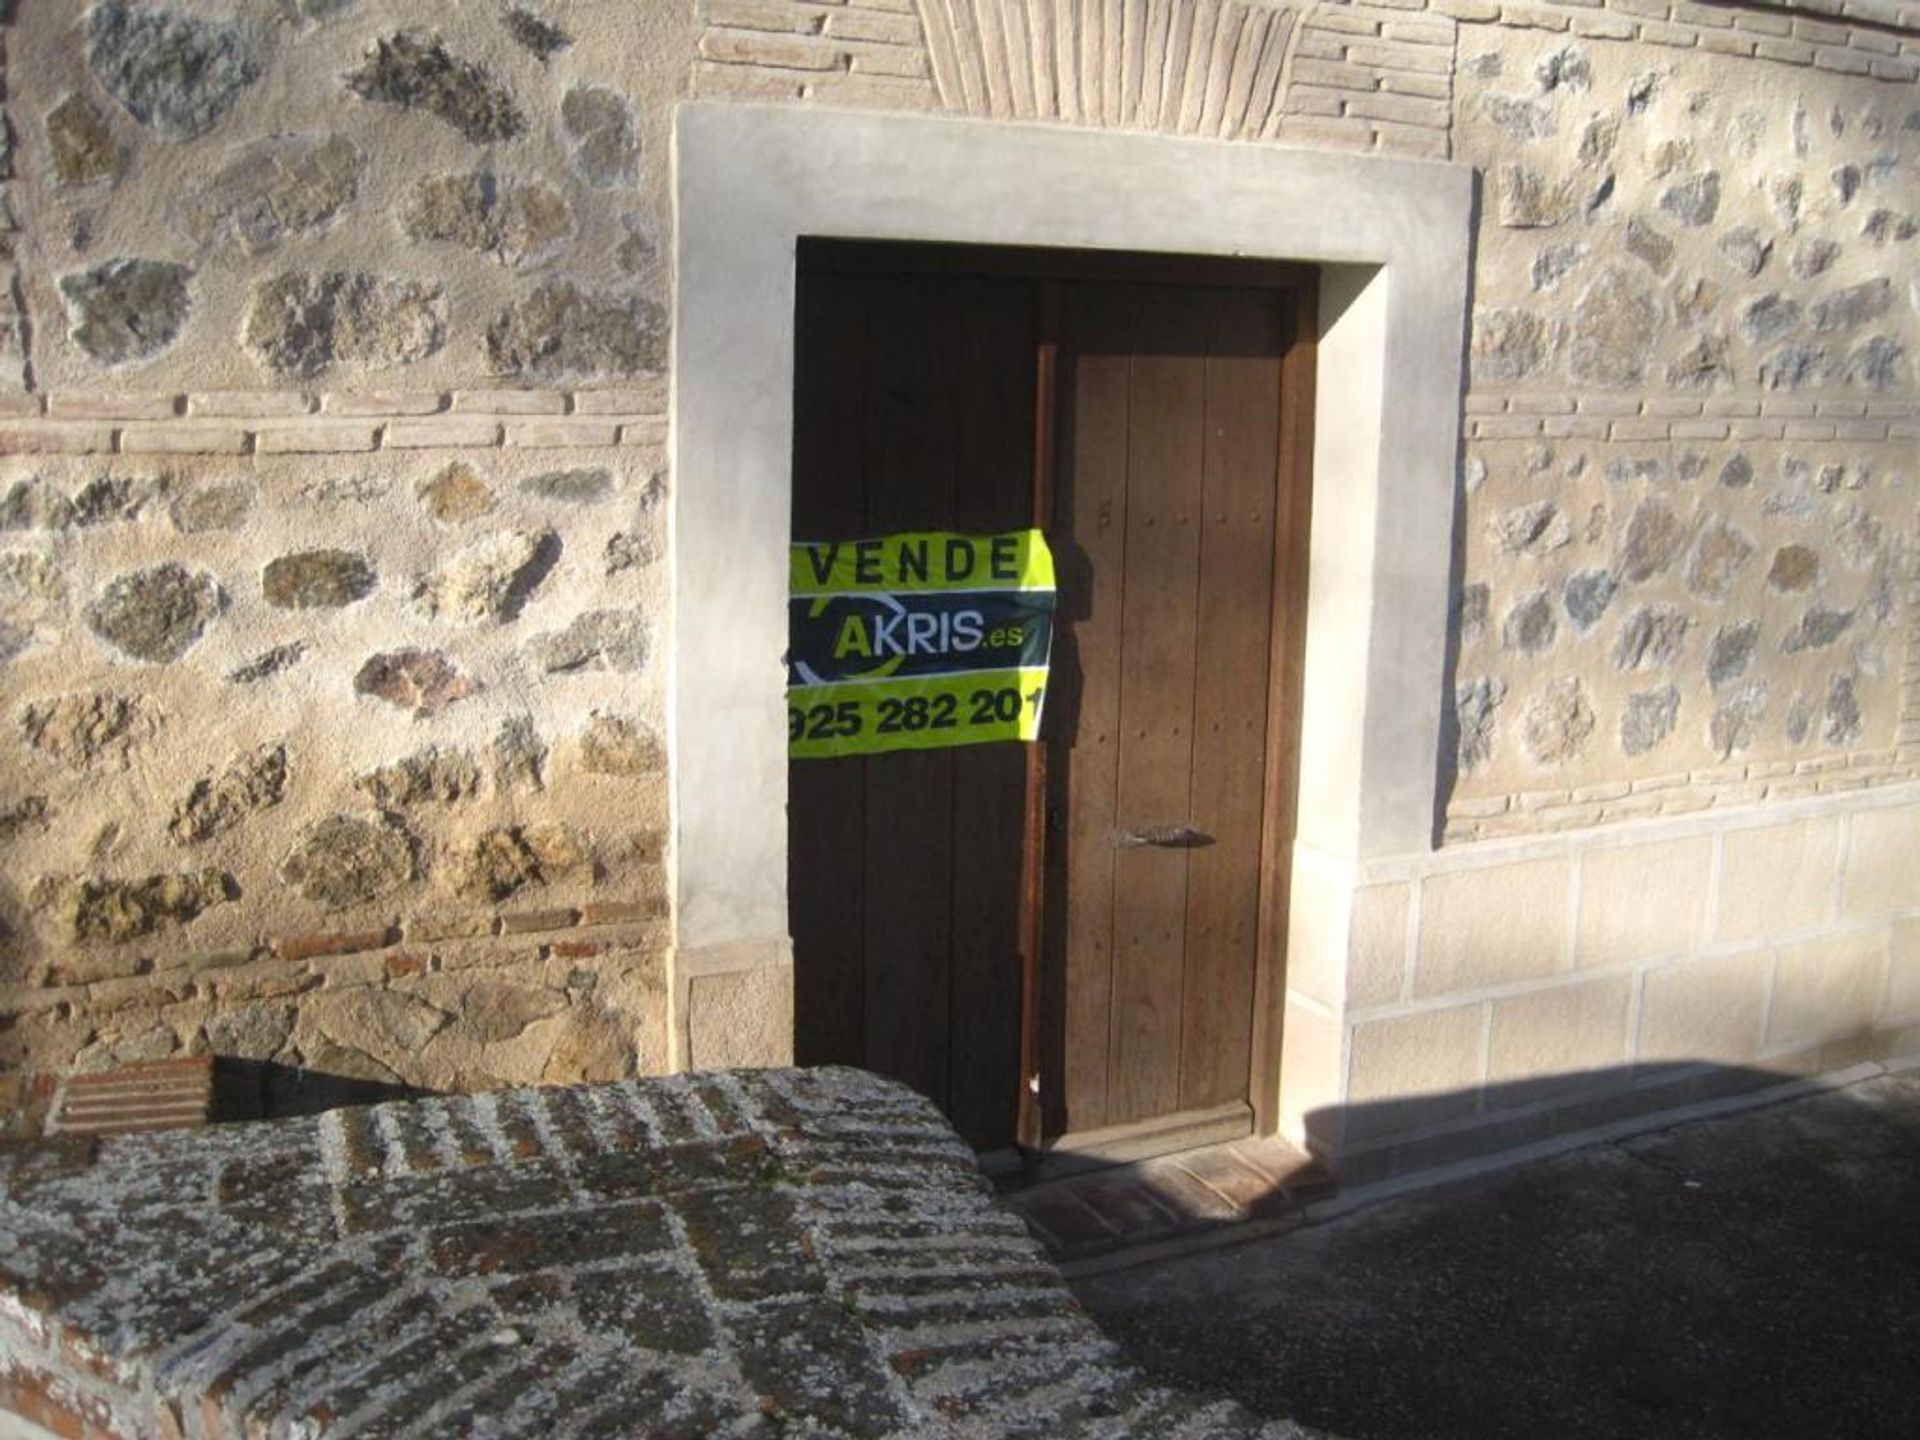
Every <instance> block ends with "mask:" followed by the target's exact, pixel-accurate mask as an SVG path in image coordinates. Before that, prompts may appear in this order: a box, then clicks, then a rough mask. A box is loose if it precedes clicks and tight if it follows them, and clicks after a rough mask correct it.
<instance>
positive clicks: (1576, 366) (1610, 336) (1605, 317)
mask: <svg viewBox="0 0 1920 1440" xmlns="http://www.w3.org/2000/svg"><path fill="white" fill-rule="evenodd" d="M1660 330H1661V314H1660V302H1659V301H1658V300H1657V299H1656V298H1655V297H1654V294H1653V291H1652V290H1650V289H1649V288H1648V287H1647V286H1646V285H1645V284H1644V283H1643V282H1642V281H1641V280H1639V279H1637V278H1636V277H1635V276H1633V275H1632V274H1630V273H1629V272H1627V271H1626V270H1623V269H1621V268H1620V267H1619V266H1617V265H1611V266H1608V267H1607V268H1606V269H1604V270H1602V271H1601V272H1600V274H1599V275H1598V276H1597V277H1596V278H1595V279H1594V281H1593V283H1592V284H1591V285H1589V286H1588V287H1587V288H1586V291H1585V292H1584V293H1583V294H1582V295H1581V296H1580V300H1579V302H1578V304H1576V305H1575V306H1574V311H1573V343H1572V348H1571V350H1570V352H1569V357H1568V358H1569V365H1570V368H1571V370H1572V373H1573V377H1574V379H1576V380H1584V381H1587V382H1588V383H1590V384H1594V385H1603V386H1608V387H1614V388H1617V387H1622V386H1628V385H1637V384H1639V383H1640V382H1641V381H1643V380H1644V379H1645V378H1646V373H1647V360H1648V357H1649V356H1650V355H1651V354H1652V353H1653V346H1654V341H1655V340H1656V339H1657V338H1658V336H1659V334H1660Z"/></svg>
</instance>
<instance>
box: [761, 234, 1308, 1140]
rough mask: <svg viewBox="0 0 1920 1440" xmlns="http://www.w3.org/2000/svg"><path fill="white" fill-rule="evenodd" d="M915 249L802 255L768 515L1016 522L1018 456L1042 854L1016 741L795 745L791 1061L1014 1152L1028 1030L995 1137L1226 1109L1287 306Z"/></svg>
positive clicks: (1262, 836) (1250, 976)
mask: <svg viewBox="0 0 1920 1440" xmlns="http://www.w3.org/2000/svg"><path fill="white" fill-rule="evenodd" d="M825 253H827V254H828V255H830V256H832V255H839V252H837V251H833V250H831V249H829V250H828V251H827V252H825ZM939 253H941V254H942V255H944V257H945V258H943V259H940V260H939V261H938V262H935V261H929V260H925V259H924V258H923V259H921V260H919V261H914V260H911V259H909V258H907V257H905V256H895V255H894V254H893V252H892V248H891V247H855V248H854V250H853V251H851V252H849V253H847V254H845V255H840V258H839V259H838V260H836V261H834V262H833V263H816V264H813V265H809V264H806V263H803V265H802V268H801V273H800V284H799V298H798V310H797V317H796V318H797V337H798V340H797V353H796V386H795V443H794V527H793V535H794V538H795V539H796V540H802V541H806V540H828V539H836V538H851V537H859V536H872V535H881V534H885V533H888V532H890V531H897V530H907V529H941V528H951V529H956V530H971V531H999V530H1007V529H1014V528H1018V527H1021V526H1025V525H1028V524H1031V523H1033V519H1034V515H1035V503H1036V502H1035V496H1036V459H1038V460H1039V461H1041V462H1042V464H1041V467H1040V468H1041V472H1042V483H1041V484H1040V486H1039V491H1040V493H1041V494H1042V495H1043V496H1044V497H1045V499H1046V505H1045V509H1046V518H1047V525H1046V529H1047V533H1048V538H1049V541H1050V543H1051V544H1052V546H1053V549H1054V553H1055V559H1056V566H1057V570H1058V575H1059V585H1060V594H1059V614H1058V616H1057V620H1056V628H1055V648H1054V658H1053V668H1052V676H1051V680H1050V685H1049V695H1048V700H1047V711H1046V717H1045V720H1044V723H1043V734H1044V736H1045V741H1044V743H1045V747H1046V751H1047V763H1046V765H1045V766H1044V767H1039V769H1038V770H1036V772H1034V773H1044V776H1045V779H1044V782H1043V784H1044V795H1042V794H1041V792H1040V791H1039V790H1036V791H1035V796H1034V798H1035V799H1036V800H1039V799H1042V798H1043V799H1044V801H1045V807H1046V827H1045V842H1044V850H1045V860H1044V864H1043V865H1042V864H1039V863H1031V862H1030V864H1029V868H1028V869H1024V870H1023V860H1022V857H1023V844H1022V825H1023V819H1024V817H1025V814H1026V805H1027V799H1028V786H1029V784H1030V783H1031V782H1030V780H1029V768H1028V764H1027V756H1026V755H1025V754H1024V753H1023V752H1024V751H1025V750H1026V748H1027V747H1024V746H1016V745H985V746H978V747H973V748H969V749H956V750H943V751H924V752H911V753H904V754H890V755H880V756H871V757H864V758H854V759H838V760H805V761H796V762H795V763H794V764H793V765H792V766H791V767H790V776H791V799H790V811H789V847H788V853H789V874H788V881H789V892H790V895H791V916H792V921H791V923H792V931H793V937H794V946H795V965H796V1014H795V1051H796V1057H797V1059H798V1060H799V1061H800V1062H801V1063H803V1064H811V1063H826V1062H842V1063H853V1064H861V1065H865V1066H867V1067H869V1068H871V1069H875V1070H878V1071H880V1072H882V1073H884V1074H888V1075H892V1076H894V1077H896V1078H899V1079H902V1080H905V1081H907V1082H908V1083H910V1084H912V1085H914V1086H915V1087H916V1088H918V1089H919V1090H921V1091H922V1093H924V1094H926V1095H928V1096H929V1097H931V1098H932V1099H933V1100H934V1101H935V1102H936V1103H938V1104H939V1105H940V1106H941V1107H942V1108H943V1110H945V1112H946V1113H947V1114H948V1116H949V1117H950V1118H951V1119H952V1120H953V1121H954V1123H955V1125H956V1127H957V1128H958V1129H959V1130H960V1131H961V1133H962V1134H963V1135H964V1136H966V1138H967V1139H968V1140H969V1141H970V1142H972V1143H973V1144H974V1145H975V1146H976V1147H977V1148H981V1149H996V1148H1001V1147H1005V1146H1007V1145H1009V1144H1011V1143H1012V1142H1013V1141H1014V1140H1015V1138H1016V1128H1017V1122H1018V1117H1019V1113H1020V1096H1021V1090H1022V1086H1023V1085H1024V1084H1025V1083H1026V1080H1027V1078H1028V1077H1027V1076H1026V1075H1025V1074H1023V1063H1022V1062H1023V1048H1022V1041H1023V1036H1025V1037H1026V1038H1027V1039H1028V1041H1029V1046H1030V1048H1029V1049H1028V1050H1027V1051H1026V1055H1027V1057H1028V1059H1029V1060H1037V1068H1038V1070H1039V1072H1040V1073H1039V1076H1038V1079H1039V1093H1040V1096H1041V1100H1042V1109H1043V1115H1042V1119H1043V1122H1044V1135H1039V1134H1028V1135H1026V1136H1023V1137H1022V1138H1025V1139H1028V1140H1029V1141H1031V1140H1035V1139H1044V1140H1045V1141H1046V1142H1047V1143H1049V1144H1061V1145H1064V1146H1067V1147H1068V1148H1071V1147H1072V1145H1073V1144H1074V1143H1075V1142H1076V1141H1077V1140H1078V1139H1080V1138H1083V1137H1089V1136H1091V1137H1092V1138H1093V1140H1094V1141H1096V1142H1098V1141H1099V1140H1100V1139H1101V1138H1102V1137H1105V1136H1110V1135H1113V1134H1116V1133H1117V1134H1122V1135H1125V1134H1128V1133H1132V1132H1144V1131H1152V1130H1153V1129H1154V1127H1156V1126H1159V1127H1162V1128H1164V1129H1165V1130H1166V1132H1167V1133H1168V1134H1170V1135H1174V1136H1176V1137H1177V1136H1178V1135H1179V1134H1180V1132H1181V1130H1182V1127H1183V1126H1187V1125H1189V1122H1193V1121H1195V1119H1196V1117H1197V1119H1198V1121H1199V1122H1204V1124H1206V1125H1211V1126H1212V1127H1213V1128H1212V1129H1211V1131H1209V1132H1208V1133H1209V1134H1215V1135H1217V1134H1220V1133H1223V1129H1222V1127H1223V1126H1224V1129H1225V1131H1227V1132H1234V1131H1244V1130H1245V1129H1247V1128H1248V1126H1249V1124H1250V1121H1251V1109H1250V1106H1249V1103H1248V1102H1249V1083H1250V1076H1251V1075H1252V1074H1253V1072H1254V1070H1255V1069H1256V1065H1257V1057H1256V1055H1255V1048H1256V1039H1257V1037H1256V1030H1257V1011H1258V1009H1259V995H1258V990H1259V977H1260V974H1261V967H1262V965H1263V964H1265V965H1271V963H1272V959H1271V955H1270V950H1271V947H1272V944H1273V936H1274V933H1275V930H1274V925H1273V917H1274V914H1275V909H1276V905H1277V904H1278V903H1279V902H1278V901H1277V900H1276V892H1275V889H1274V884H1273V874H1274V871H1275V868H1276V867H1275V865H1274V862H1273V856H1274V855H1275V854H1276V853H1278V851H1279V849H1280V845H1279V839H1280V837H1279V836H1278V834H1277V830H1278V828H1279V826H1280V824H1282V823H1283V817H1284V814H1285V810H1286V807H1285V805H1284V803H1281V800H1282V798H1283V797H1282V791H1283V790H1284V787H1283V786H1277V785H1276V783H1275V782H1276V779H1278V778H1282V777H1279V776H1278V775H1277V774H1276V766H1275V765H1274V764H1272V763H1270V758H1271V757H1273V756H1275V755H1279V754H1282V753H1283V752H1284V750H1285V744H1284V740H1283V738H1281V737H1283V736H1284V735H1285V733H1286V732H1287V725H1286V723H1285V722H1286V720H1287V718H1288V717H1287V716H1285V715H1276V714H1275V713H1274V712H1275V710H1276V703H1275V702H1274V701H1273V699H1272V698H1271V697H1272V696H1273V695H1275V694H1276V693H1278V694H1281V695H1282V696H1284V695H1285V693H1286V686H1285V685H1284V684H1277V683H1276V682H1278V681H1280V680H1281V679H1282V676H1281V674H1280V671H1281V670H1283V669H1285V668H1286V662H1285V652H1286V642H1285V641H1284V638H1283V643H1282V644H1280V645H1277V646H1276V644H1275V640H1276V616H1277V615H1282V616H1283V615H1284V614H1285V609H1284V606H1278V605H1277V604H1276V595H1277V594H1280V593H1282V591H1284V588H1285V587H1281V591H1277V590H1276V575H1277V573H1278V571H1279V569H1280V567H1279V566H1278V565H1277V563H1276V554H1277V553H1279V554H1282V555H1284V554H1285V553H1287V544H1288V535H1289V533H1290V532H1291V529H1292V528H1294V524H1295V521H1296V520H1297V519H1299V518H1300V517H1294V520H1290V519H1289V517H1288V514H1287V510H1286V505H1285V503H1284V502H1285V500H1286V494H1287V489H1286V486H1285V485H1283V484H1282V479H1283V465H1282V462H1283V459H1285V458H1286V453H1287V452H1288V450H1289V447H1290V446H1292V447H1293V448H1295V449H1297V448H1298V445H1299V437H1298V436H1295V437H1293V439H1292V440H1289V438H1288V432H1287V431H1286V430H1285V429H1284V428H1283V423H1282V422H1283V412H1282V398H1283V384H1282V381H1283V376H1284V373H1285V371H1284V363H1283V357H1284V356H1286V354H1287V352H1288V346H1289V343H1290V342H1291V340H1292V336H1293V328H1294V322H1295V314H1296V308H1295V303H1294V297H1293V295H1292V293H1291V292H1290V291H1289V290H1287V289H1286V288H1284V287H1280V288H1276V287H1275V286H1273V285H1257V286H1231V285H1219V284H1210V283H1192V282H1191V281H1189V283H1180V284H1172V283H1140V282H1137V281H1134V280H1132V279H1131V278H1126V279H1117V278H1112V277H1111V276H1110V275H1101V274H1099V273H1097V272H1096V273H1094V274H1087V273H1073V272H1072V271H1071V269H1070V268H1069V269H1068V270H1067V273H1061V267H1059V266H1057V265H1056V266H1052V267H1049V266H1047V265H1043V264H1041V263H1040V262H1038V261H1036V260H1035V259H1034V258H1033V257H1020V256H1012V257H1008V256H1006V255H1004V254H1000V255H998V256H996V257H994V258H992V259H991V261H989V259H988V258H987V257H984V256H976V257H972V258H971V259H969V257H966V256H964V255H960V256H955V255H954V254H952V253H951V252H939ZM895 260H897V261H898V263H897V265H896V264H894V263H892V262H894V261H895ZM970 263H971V264H978V265H980V267H981V272H983V273H969V271H968V270H967V268H966V267H967V265H969V264H970ZM1120 268H1121V269H1122V270H1124V269H1125V267H1124V266H1122V267H1120ZM1037 436H1048V437H1049V438H1048V440H1047V441H1045V442H1042V441H1040V440H1038V439H1037V438H1036V437H1037ZM1056 437H1057V438H1056ZM1049 491H1050V492H1051V493H1050V494H1049V493H1048V492H1049ZM1279 628H1280V629H1286V628H1287V627H1286V626H1285V624H1281V625H1280V627H1279ZM1276 657H1278V658H1277V659H1276ZM1278 708H1279V709H1282V710H1284V709H1286V708H1287V707H1286V706H1285V705H1284V704H1281V705H1280V706H1279V707H1278ZM1277 768H1279V769H1285V768H1286V767H1285V765H1284V761H1282V762H1281V763H1280V765H1279V766H1278V767H1277ZM1032 848H1033V847H1032V846H1030V845H1029V846H1027V847H1024V852H1025V853H1030V852H1031V850H1032ZM1023 886H1024V887H1026V888H1027V890H1028V891H1029V900H1028V903H1029V905H1031V904H1033V900H1032V898H1031V897H1032V895H1034V894H1038V895H1039V896H1040V897H1042V899H1041V901H1040V910H1039V913H1040V914H1041V915H1042V916H1043V924H1042V927H1041V928H1042V938H1041V944H1040V950H1041V954H1040V957H1039V959H1038V960H1036V961H1035V962H1034V963H1035V964H1036V965H1038V967H1039V985H1038V987H1037V988H1038V992H1039V994H1040V995H1041V996H1042V997H1043V999H1042V1001H1040V1002H1038V1003H1037V1002H1036V1001H1035V999H1034V991H1033V990H1031V989H1030V990H1029V991H1028V992H1027V993H1026V995H1025V997H1024V1000H1023V991H1022V970H1021V966H1022V951H1021V946H1022V933H1021V918H1022V891H1023ZM1263 947H1266V948H1264V949H1263ZM1023 1004H1024V1009H1023ZM1043 1010H1044V1012H1045V1016H1044V1022H1043V1016H1042V1014H1041V1013H1040V1012H1041V1011H1043ZM1189 1128H1190V1127H1189ZM1176 1143H1177V1139H1176Z"/></svg>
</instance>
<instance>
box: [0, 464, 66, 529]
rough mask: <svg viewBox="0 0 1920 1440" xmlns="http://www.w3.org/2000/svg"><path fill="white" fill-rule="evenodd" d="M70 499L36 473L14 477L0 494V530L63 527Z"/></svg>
mask: <svg viewBox="0 0 1920 1440" xmlns="http://www.w3.org/2000/svg"><path fill="white" fill-rule="evenodd" d="M72 524H73V502H72V501H71V500H69V499H68V498H67V497H66V496H65V495H62V494H61V493H60V492H59V491H58V490H56V489H54V488H53V486H52V485H50V484H48V483H47V482H46V481H45V480H44V479H42V478H41V477H40V476H38V475H30V476H28V477H27V478H26V479H24V480H16V481H14V482H13V484H12V485H10V486H8V487H7V493H6V494H5V495H4V496H0V530H65V529H66V528H67V527H68V526H70V525H72Z"/></svg>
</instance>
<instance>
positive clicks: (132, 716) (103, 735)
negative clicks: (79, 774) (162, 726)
mask: <svg viewBox="0 0 1920 1440" xmlns="http://www.w3.org/2000/svg"><path fill="white" fill-rule="evenodd" d="M158 728H159V720H158V718H157V715H156V713H155V711H154V708H153V704H152V702H151V701H149V700H147V699H145V698H143V697H138V696H131V695H115V694H111V693H109V692H106V691H100V692H97V693H92V694H87V693H81V694H73V695H60V696H57V697H55V698H54V699H51V700H36V701H34V702H33V703H32V704H30V705H28V706H27V707H26V708H25V709H23V710H22V711H21V712H20V734H21V738H23V739H24V740H25V741H26V742H27V744H28V745H29V746H30V747H31V748H33V749H35V750H37V751H39V752H40V753H41V754H43V755H45V756H47V757H48V758H49V759H52V760H56V761H58V762H59V763H60V764H62V765H64V766H66V767H67V768H68V769H69V770H81V771H86V770H92V769H94V768H95V767H96V766H100V765H115V766H118V767H119V768H121V769H125V768H126V766H127V764H128V756H129V753H130V752H131V751H132V750H133V749H134V748H135V747H137V746H139V745H142V744H144V743H145V742H147V741H148V740H150V739H152V738H153V735H154V732H155V731H156V730H157V729H158Z"/></svg>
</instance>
